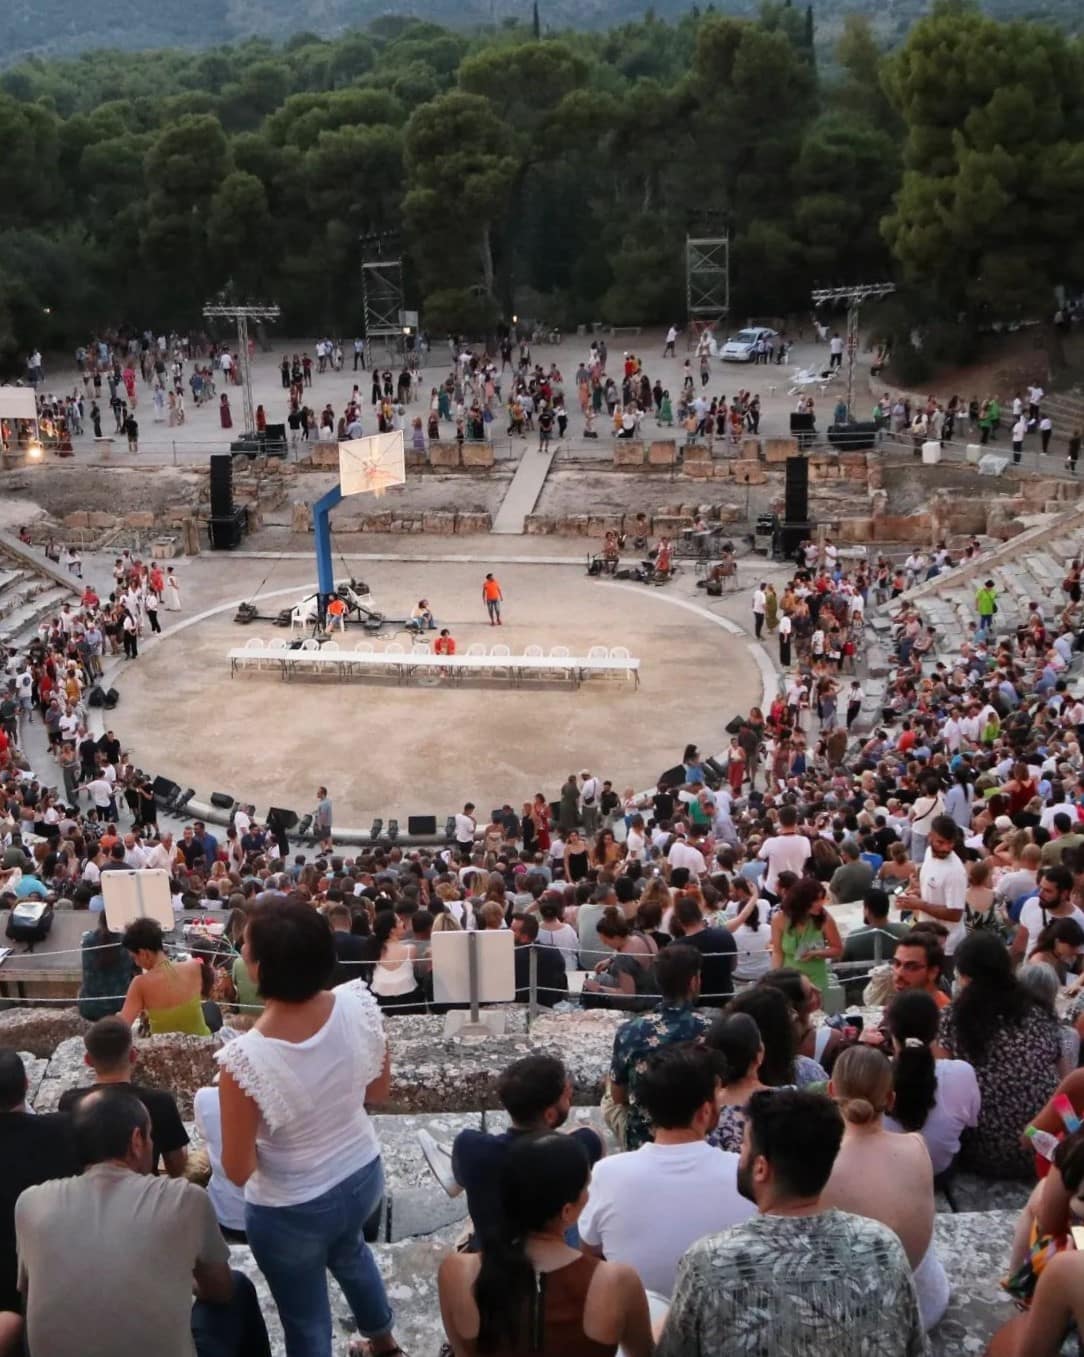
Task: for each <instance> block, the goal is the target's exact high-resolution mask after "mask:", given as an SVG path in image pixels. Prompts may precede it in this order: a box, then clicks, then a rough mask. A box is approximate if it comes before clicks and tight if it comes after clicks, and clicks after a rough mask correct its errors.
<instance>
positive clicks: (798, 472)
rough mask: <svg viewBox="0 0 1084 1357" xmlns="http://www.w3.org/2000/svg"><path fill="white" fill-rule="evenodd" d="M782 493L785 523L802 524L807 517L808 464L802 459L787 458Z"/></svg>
mask: <svg viewBox="0 0 1084 1357" xmlns="http://www.w3.org/2000/svg"><path fill="white" fill-rule="evenodd" d="M786 470H787V481H786V487H785V489H784V492H783V502H784V509H785V513H784V515H783V520H784V522H786V523H804V522H805V521H806V519H807V518H808V517H809V463H808V462H807V461H806V459H805V458H804V457H788V458H787V463H786Z"/></svg>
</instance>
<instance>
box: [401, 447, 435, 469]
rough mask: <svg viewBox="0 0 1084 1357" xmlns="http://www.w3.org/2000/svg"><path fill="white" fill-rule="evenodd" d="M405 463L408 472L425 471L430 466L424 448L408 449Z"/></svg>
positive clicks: (404, 458)
mask: <svg viewBox="0 0 1084 1357" xmlns="http://www.w3.org/2000/svg"><path fill="white" fill-rule="evenodd" d="M403 463H404V465H405V466H406V469H407V470H408V471H424V470H425V468H426V467H427V466H428V465H429V458H428V457H427V456H426V454H425V451H424V449H422V448H407V449H406V451H405V453H404V456H403Z"/></svg>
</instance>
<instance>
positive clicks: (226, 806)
mask: <svg viewBox="0 0 1084 1357" xmlns="http://www.w3.org/2000/svg"><path fill="white" fill-rule="evenodd" d="M211 805H212V806H217V807H218V809H219V810H233V808H234V806H236V805H237V801H236V799H235V798H234V797H232V796H230V794H229V792H212V793H211Z"/></svg>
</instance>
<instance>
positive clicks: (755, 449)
mask: <svg viewBox="0 0 1084 1357" xmlns="http://www.w3.org/2000/svg"><path fill="white" fill-rule="evenodd" d="M760 452H761V448H760V439H759V438H756V437H753V436H749V437H746V438H743V439H742V441H741V455H742V458H743V460H744V461H747V462H751V461H757V462H759V461H760Z"/></svg>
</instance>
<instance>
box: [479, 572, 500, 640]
mask: <svg viewBox="0 0 1084 1357" xmlns="http://www.w3.org/2000/svg"><path fill="white" fill-rule="evenodd" d="M482 602H483V603H484V604H485V605H486V612H487V613H489V625H490V626H491V627H500V626H503V625H504V624H503V623H502V622H501V604H502V603H503V602H504V594H503V593H502V592H501V586H500V584H499V583H498V582H497V579H496V577H495V576H494V575H487V576H486V577H485V579H484V580H483V581H482Z"/></svg>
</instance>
